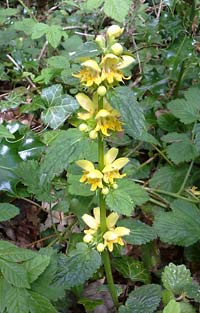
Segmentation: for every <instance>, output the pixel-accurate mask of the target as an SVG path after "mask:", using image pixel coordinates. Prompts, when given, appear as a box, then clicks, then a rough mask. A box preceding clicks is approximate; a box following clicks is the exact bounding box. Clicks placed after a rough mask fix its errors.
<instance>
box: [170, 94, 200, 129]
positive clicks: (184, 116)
mask: <svg viewBox="0 0 200 313" xmlns="http://www.w3.org/2000/svg"><path fill="white" fill-rule="evenodd" d="M199 98H200V90H199V88H190V89H188V90H187V91H186V92H184V98H183V99H175V100H172V101H170V102H169V103H168V105H167V107H168V109H169V110H170V111H171V112H172V114H173V115H174V116H176V117H177V118H179V119H180V121H181V122H182V123H184V124H191V123H194V122H196V121H197V120H198V119H199V118H200V114H199V111H200V103H199Z"/></svg>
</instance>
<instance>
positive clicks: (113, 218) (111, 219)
mask: <svg viewBox="0 0 200 313" xmlns="http://www.w3.org/2000/svg"><path fill="white" fill-rule="evenodd" d="M118 219H119V215H118V214H117V213H114V212H112V213H111V214H110V215H108V217H107V218H106V225H107V227H108V229H110V228H113V227H114V226H115V224H116V223H117V221H118Z"/></svg>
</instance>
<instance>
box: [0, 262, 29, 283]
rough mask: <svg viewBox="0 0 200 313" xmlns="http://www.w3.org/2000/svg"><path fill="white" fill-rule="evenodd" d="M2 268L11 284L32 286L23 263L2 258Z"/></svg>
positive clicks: (0, 268) (0, 263)
mask: <svg viewBox="0 0 200 313" xmlns="http://www.w3.org/2000/svg"><path fill="white" fill-rule="evenodd" d="M0 270H1V272H2V275H3V277H4V278H5V280H7V281H8V282H9V283H10V284H12V285H14V286H16V287H18V288H30V285H29V281H28V277H27V273H26V271H25V270H24V267H23V265H22V264H17V263H12V262H8V261H5V260H3V259H0Z"/></svg>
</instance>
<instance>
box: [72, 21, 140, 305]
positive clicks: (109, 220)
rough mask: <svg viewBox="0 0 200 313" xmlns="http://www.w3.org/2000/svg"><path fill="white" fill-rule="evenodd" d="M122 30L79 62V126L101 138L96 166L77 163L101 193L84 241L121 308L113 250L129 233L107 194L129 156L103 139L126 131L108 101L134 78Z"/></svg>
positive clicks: (109, 35) (87, 181)
mask: <svg viewBox="0 0 200 313" xmlns="http://www.w3.org/2000/svg"><path fill="white" fill-rule="evenodd" d="M122 33H123V29H122V28H120V27H119V26H118V25H112V26H110V27H109V28H108V30H107V32H106V34H105V36H103V35H98V36H97V38H96V43H97V44H98V45H99V47H100V48H101V49H102V54H101V55H100V56H99V57H98V58H96V59H87V60H85V61H84V62H83V63H82V64H81V69H80V71H79V73H75V74H74V75H73V76H75V77H77V78H79V80H80V83H81V84H82V85H83V86H84V87H85V90H86V91H87V92H86V93H82V92H81V93H78V94H77V95H76V99H77V101H78V102H79V104H80V110H79V112H78V114H77V124H78V127H79V130H81V131H83V132H85V133H87V134H88V136H89V137H90V138H91V140H97V141H98V164H93V163H92V162H91V161H89V160H78V161H76V164H77V165H78V166H79V167H80V168H81V169H82V177H81V178H80V182H81V183H85V184H88V185H89V186H90V190H91V191H93V192H97V193H98V202H99V203H98V205H99V206H98V207H96V208H94V209H93V215H89V214H84V215H83V216H82V219H83V221H84V222H85V224H86V225H87V226H88V227H89V228H88V229H85V230H84V233H85V235H84V237H83V241H84V242H86V243H87V244H89V245H91V246H92V247H93V248H94V249H97V250H98V251H99V252H100V253H101V256H102V261H103V265H104V269H105V274H106V279H107V283H108V286H109V290H110V293H111V295H112V299H113V302H114V305H115V306H116V307H118V298H117V294H116V289H115V285H114V281H113V276H112V269H111V264H110V254H109V253H110V252H112V251H113V249H114V246H115V245H117V244H118V245H121V246H123V245H124V240H123V238H122V237H123V236H127V235H129V232H130V230H129V229H128V228H126V227H117V226H116V223H117V221H118V219H119V218H120V216H119V215H118V214H117V213H116V212H112V213H110V214H109V215H108V214H107V207H106V196H107V195H108V193H109V192H110V190H112V189H116V188H118V184H117V180H118V179H122V178H123V177H124V176H125V175H126V174H125V173H123V174H122V173H121V172H120V171H121V170H122V168H123V167H124V166H125V165H126V164H127V163H128V159H127V158H125V157H120V158H117V155H118V152H119V151H118V149H117V148H111V149H109V150H107V149H106V147H105V138H106V137H108V136H110V135H111V134H112V133H113V132H117V131H118V132H119V131H122V122H121V121H120V114H119V112H118V111H116V110H115V109H114V108H112V106H111V105H110V104H109V103H108V101H107V99H106V93H107V91H108V90H109V89H110V88H113V87H115V86H118V85H119V83H120V82H123V81H124V80H127V79H130V77H127V76H125V74H124V73H123V69H124V68H126V67H127V66H129V65H130V64H131V63H132V62H134V58H133V57H132V56H130V55H127V54H123V47H122V45H121V44H120V43H119V42H117V38H118V37H119V36H120V35H121V34H122Z"/></svg>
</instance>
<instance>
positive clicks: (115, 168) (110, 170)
mask: <svg viewBox="0 0 200 313" xmlns="http://www.w3.org/2000/svg"><path fill="white" fill-rule="evenodd" d="M118 152H119V150H118V149H117V148H111V149H110V150H109V151H108V152H107V153H106V154H105V156H104V165H105V167H104V169H103V171H102V172H103V174H104V175H103V180H104V182H105V183H107V184H109V183H110V184H114V183H115V181H114V180H115V179H118V178H122V177H124V176H126V174H120V172H119V170H121V169H122V167H124V166H125V165H126V164H127V163H128V161H129V159H128V158H119V159H116V157H117V154H118Z"/></svg>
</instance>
